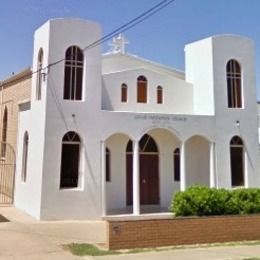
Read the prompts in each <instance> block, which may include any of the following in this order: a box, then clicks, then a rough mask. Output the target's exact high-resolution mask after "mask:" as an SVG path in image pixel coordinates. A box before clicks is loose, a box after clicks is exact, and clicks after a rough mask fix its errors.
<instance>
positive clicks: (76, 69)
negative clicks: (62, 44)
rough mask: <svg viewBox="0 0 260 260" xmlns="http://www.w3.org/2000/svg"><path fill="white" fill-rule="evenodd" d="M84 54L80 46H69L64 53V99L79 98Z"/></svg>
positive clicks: (80, 95) (80, 97)
mask: <svg viewBox="0 0 260 260" xmlns="http://www.w3.org/2000/svg"><path fill="white" fill-rule="evenodd" d="M83 61H84V56H83V52H82V51H81V49H80V48H78V47H76V46H71V47H70V48H68V49H67V51H66V54H65V69H64V74H65V75H64V94H63V98H64V99H69V100H81V99H82V84H83Z"/></svg>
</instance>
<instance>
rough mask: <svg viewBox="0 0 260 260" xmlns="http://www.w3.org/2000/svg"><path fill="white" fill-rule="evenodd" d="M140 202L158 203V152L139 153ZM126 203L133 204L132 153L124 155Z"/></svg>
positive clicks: (143, 203)
mask: <svg viewBox="0 0 260 260" xmlns="http://www.w3.org/2000/svg"><path fill="white" fill-rule="evenodd" d="M139 156H140V157H139V165H140V168H139V173H140V204H141V205H151V204H159V203H160V197H159V154H158V153H154V154H149V153H140V155H139ZM126 190H127V191H126V193H127V194H126V196H127V205H133V155H132V153H128V154H127V155H126Z"/></svg>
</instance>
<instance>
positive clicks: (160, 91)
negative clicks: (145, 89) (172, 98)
mask: <svg viewBox="0 0 260 260" xmlns="http://www.w3.org/2000/svg"><path fill="white" fill-rule="evenodd" d="M162 103H163V88H162V87H161V86H158V87H157V104H162Z"/></svg>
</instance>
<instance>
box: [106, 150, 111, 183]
mask: <svg viewBox="0 0 260 260" xmlns="http://www.w3.org/2000/svg"><path fill="white" fill-rule="evenodd" d="M110 181H111V153H110V150H109V148H107V147H106V182H110Z"/></svg>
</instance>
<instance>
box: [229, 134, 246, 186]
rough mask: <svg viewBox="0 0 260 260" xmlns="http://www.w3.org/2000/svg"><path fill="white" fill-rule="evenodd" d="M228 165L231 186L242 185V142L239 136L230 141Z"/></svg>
mask: <svg viewBox="0 0 260 260" xmlns="http://www.w3.org/2000/svg"><path fill="white" fill-rule="evenodd" d="M230 166H231V185H232V187H236V186H244V143H243V141H242V139H241V138H240V137H239V136H234V137H233V138H232V139H231V141H230Z"/></svg>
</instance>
